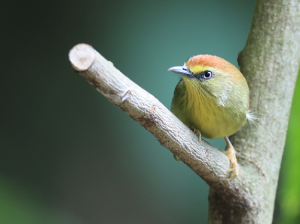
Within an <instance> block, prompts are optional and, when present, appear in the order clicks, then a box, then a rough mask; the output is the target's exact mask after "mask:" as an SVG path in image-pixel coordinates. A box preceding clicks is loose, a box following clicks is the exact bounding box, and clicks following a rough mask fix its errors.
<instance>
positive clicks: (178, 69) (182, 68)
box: [168, 66, 195, 78]
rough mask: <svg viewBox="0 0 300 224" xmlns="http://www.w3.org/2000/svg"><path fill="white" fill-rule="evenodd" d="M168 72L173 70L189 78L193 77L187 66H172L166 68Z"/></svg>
mask: <svg viewBox="0 0 300 224" xmlns="http://www.w3.org/2000/svg"><path fill="white" fill-rule="evenodd" d="M168 71H170V72H174V73H176V74H179V75H184V76H186V77H189V78H195V76H194V75H193V73H192V72H191V71H190V69H189V67H187V66H174V67H171V68H169V69H168Z"/></svg>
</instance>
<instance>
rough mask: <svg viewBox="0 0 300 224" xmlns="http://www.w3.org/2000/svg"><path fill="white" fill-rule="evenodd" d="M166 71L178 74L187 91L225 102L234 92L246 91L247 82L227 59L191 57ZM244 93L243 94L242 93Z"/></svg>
mask: <svg viewBox="0 0 300 224" xmlns="http://www.w3.org/2000/svg"><path fill="white" fill-rule="evenodd" d="M168 71H171V72H174V73H177V74H180V75H181V77H182V79H183V81H184V83H185V86H186V89H187V90H188V91H197V92H200V91H199V90H201V92H202V93H203V94H205V95H207V94H206V93H208V94H209V95H210V96H215V97H219V98H220V100H221V101H220V103H221V104H222V103H225V101H227V100H228V99H229V98H230V96H231V95H232V94H233V93H234V95H235V94H239V92H243V91H246V92H247V93H249V89H248V85H247V82H246V80H245V78H244V76H243V75H242V73H241V72H240V71H239V70H238V69H237V68H236V67H235V66H234V65H232V64H231V63H229V62H228V61H226V60H224V59H222V58H219V57H217V56H212V55H197V56H194V57H191V58H190V59H189V60H188V61H187V62H186V63H184V65H183V66H175V67H171V68H169V69H168ZM243 95H244V94H243Z"/></svg>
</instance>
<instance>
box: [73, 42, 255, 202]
mask: <svg viewBox="0 0 300 224" xmlns="http://www.w3.org/2000/svg"><path fill="white" fill-rule="evenodd" d="M69 60H70V61H71V64H72V66H73V68H74V69H75V71H77V72H79V74H80V75H81V76H82V77H84V78H85V79H86V80H87V81H88V82H89V83H90V84H92V85H93V86H94V87H95V88H96V89H97V90H98V91H99V92H100V93H102V94H103V95H104V96H105V97H106V98H108V99H109V100H110V101H111V102H112V103H113V104H115V105H116V106H118V107H119V108H121V109H122V110H123V111H125V112H126V113H127V114H128V115H129V116H130V117H132V118H133V119H134V120H136V121H137V122H139V123H140V124H141V125H142V126H143V127H144V128H146V129H147V130H148V131H149V132H151V133H152V134H153V135H154V137H155V138H157V140H158V141H159V142H160V143H161V144H162V145H163V146H165V147H166V148H167V149H169V150H170V151H171V152H172V153H174V154H175V155H176V156H177V157H179V158H180V159H181V160H182V161H183V162H184V163H185V164H187V165H188V166H189V167H190V168H191V169H192V170H193V171H195V172H196V173H197V174H198V175H199V176H200V177H202V178H203V179H204V180H205V181H206V182H207V183H208V184H209V185H210V186H211V187H212V188H214V189H215V190H217V191H219V192H224V193H225V194H227V195H228V196H232V195H235V196H237V197H238V198H239V199H241V198H242V201H244V203H246V202H245V201H247V200H248V199H249V197H250V196H249V195H248V193H247V192H246V191H241V189H243V187H242V183H240V182H239V178H236V179H235V180H234V181H230V182H229V181H227V180H226V178H227V177H228V174H229V173H228V169H229V165H230V164H229V160H228V158H227V156H225V155H224V154H223V153H222V152H221V151H220V150H218V149H216V148H214V147H212V146H211V145H210V144H208V143H207V142H205V141H204V140H203V141H201V143H199V142H198V137H197V136H196V135H195V134H194V133H193V132H192V131H191V130H190V129H189V128H188V127H187V126H186V125H184V124H183V123H182V122H181V121H180V120H179V119H178V118H177V117H175V115H173V113H171V112H170V111H169V110H168V109H167V108H166V107H165V106H164V105H163V104H162V103H161V102H159V101H158V100H157V99H156V98H155V97H154V96H152V95H151V94H150V93H148V92H147V91H145V90H144V89H142V88H141V87H139V86H138V85H137V84H135V83H134V82H132V81H131V80H130V79H129V78H127V77H126V76H124V75H123V74H122V73H121V72H120V71H119V70H118V69H116V68H115V67H114V66H113V64H112V63H111V62H110V61H107V60H106V59H105V58H104V57H102V56H101V55H100V54H99V53H98V52H97V51H95V50H94V49H93V48H92V47H91V46H89V45H86V44H78V45H76V46H75V47H73V48H72V50H71V51H70V53H69ZM241 192H243V193H241ZM246 195H247V196H246ZM247 204H248V203H247Z"/></svg>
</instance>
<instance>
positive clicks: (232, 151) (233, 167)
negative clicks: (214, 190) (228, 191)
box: [224, 136, 239, 180]
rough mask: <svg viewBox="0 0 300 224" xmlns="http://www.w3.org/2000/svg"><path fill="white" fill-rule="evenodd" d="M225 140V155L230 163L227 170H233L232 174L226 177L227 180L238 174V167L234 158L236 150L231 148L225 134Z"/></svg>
mask: <svg viewBox="0 0 300 224" xmlns="http://www.w3.org/2000/svg"><path fill="white" fill-rule="evenodd" d="M224 139H225V142H226V145H227V147H226V148H227V150H226V152H225V153H226V155H227V156H228V159H229V161H230V163H231V168H230V169H229V172H233V174H232V176H231V177H230V178H229V179H227V180H233V179H234V178H236V177H237V176H238V175H239V169H238V163H237V160H236V156H235V154H236V151H235V149H234V148H233V145H232V144H231V142H230V141H229V138H228V137H227V136H226V137H225V138H224Z"/></svg>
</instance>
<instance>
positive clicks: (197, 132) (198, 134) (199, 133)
mask: <svg viewBox="0 0 300 224" xmlns="http://www.w3.org/2000/svg"><path fill="white" fill-rule="evenodd" d="M192 130H193V132H194V133H195V134H196V135H197V136H198V138H199V140H198V141H199V142H201V132H200V131H199V130H197V129H196V128H195V127H192Z"/></svg>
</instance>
